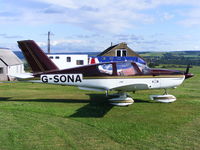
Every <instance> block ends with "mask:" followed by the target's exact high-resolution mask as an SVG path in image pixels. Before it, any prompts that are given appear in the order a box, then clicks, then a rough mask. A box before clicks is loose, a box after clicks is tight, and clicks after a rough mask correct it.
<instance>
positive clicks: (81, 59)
mask: <svg viewBox="0 0 200 150" xmlns="http://www.w3.org/2000/svg"><path fill="white" fill-rule="evenodd" d="M47 56H48V57H49V58H50V59H51V60H52V61H53V62H54V63H55V64H56V65H57V67H58V68H59V69H66V68H73V67H78V66H82V65H88V55H86V54H47Z"/></svg>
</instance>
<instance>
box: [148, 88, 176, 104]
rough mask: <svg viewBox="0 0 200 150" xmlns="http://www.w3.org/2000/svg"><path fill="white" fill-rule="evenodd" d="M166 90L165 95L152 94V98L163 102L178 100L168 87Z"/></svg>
mask: <svg viewBox="0 0 200 150" xmlns="http://www.w3.org/2000/svg"><path fill="white" fill-rule="evenodd" d="M164 90H165V92H164V93H163V95H150V99H151V100H154V101H157V102H161V103H172V102H174V101H176V97H175V96H174V95H170V94H168V93H167V89H164Z"/></svg>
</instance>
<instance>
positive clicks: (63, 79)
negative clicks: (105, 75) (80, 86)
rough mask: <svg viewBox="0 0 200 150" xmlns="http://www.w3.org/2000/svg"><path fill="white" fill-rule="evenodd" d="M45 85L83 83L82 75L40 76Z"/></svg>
mask: <svg viewBox="0 0 200 150" xmlns="http://www.w3.org/2000/svg"><path fill="white" fill-rule="evenodd" d="M40 80H41V81H42V82H43V83H81V82H82V81H83V75H82V74H43V75H41V76H40Z"/></svg>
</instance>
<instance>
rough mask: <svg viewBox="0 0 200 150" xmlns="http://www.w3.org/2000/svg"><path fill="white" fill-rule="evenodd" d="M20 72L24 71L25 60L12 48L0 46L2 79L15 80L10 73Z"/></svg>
mask: <svg viewBox="0 0 200 150" xmlns="http://www.w3.org/2000/svg"><path fill="white" fill-rule="evenodd" d="M19 73H24V64H23V62H22V61H21V60H20V59H19V58H18V57H17V56H16V55H15V54H14V53H13V52H12V51H11V50H9V49H2V48H0V81H9V80H13V78H11V77H9V76H8V74H19Z"/></svg>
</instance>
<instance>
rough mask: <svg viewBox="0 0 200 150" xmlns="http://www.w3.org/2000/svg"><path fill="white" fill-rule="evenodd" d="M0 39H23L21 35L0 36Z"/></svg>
mask: <svg viewBox="0 0 200 150" xmlns="http://www.w3.org/2000/svg"><path fill="white" fill-rule="evenodd" d="M0 37H2V38H5V39H19V38H23V37H22V36H21V35H7V34H0Z"/></svg>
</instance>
